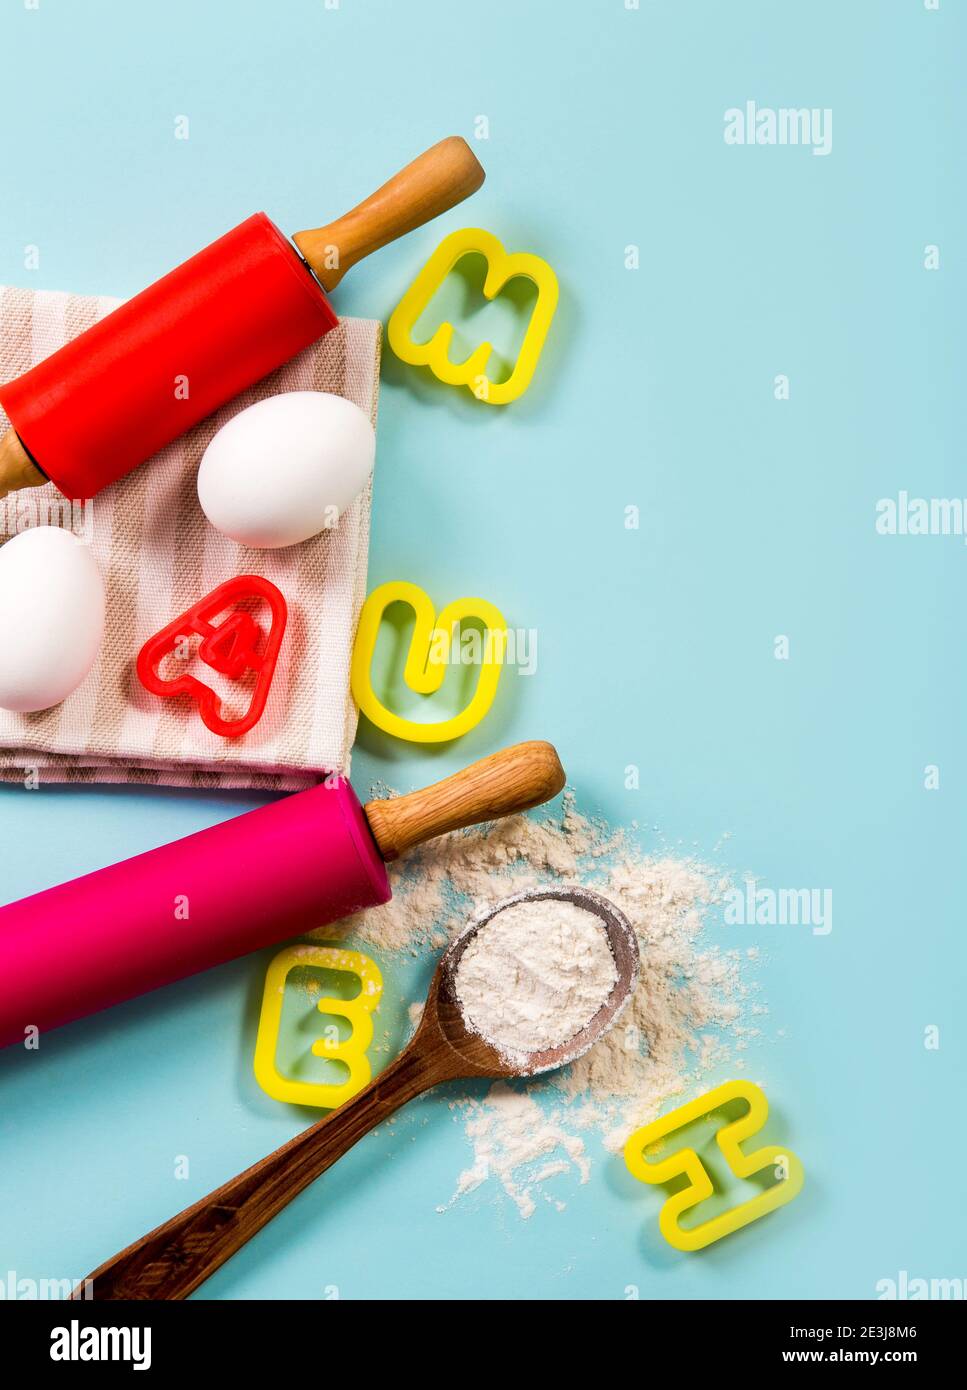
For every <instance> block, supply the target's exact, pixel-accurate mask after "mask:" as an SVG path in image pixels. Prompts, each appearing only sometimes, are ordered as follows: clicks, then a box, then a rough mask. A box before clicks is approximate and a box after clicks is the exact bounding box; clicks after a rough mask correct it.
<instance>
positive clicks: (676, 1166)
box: [625, 1081, 803, 1250]
mask: <svg viewBox="0 0 967 1390" xmlns="http://www.w3.org/2000/svg"><path fill="white" fill-rule="evenodd" d="M734 1100H744V1101H745V1102H746V1103H747V1104H748V1107H749V1108H748V1111H747V1112H746V1113H745V1114H744V1115H740V1116H739V1118H738V1119H737V1120H733V1121H732V1122H731V1123H730V1124H726V1125H723V1126H722V1128H721V1129H720V1130H719V1131H718V1133H717V1134H716V1136H715V1137H716V1139H717V1140H718V1146H719V1148H720V1149H721V1151H722V1157H723V1158H724V1159H725V1161H726V1162H727V1163H728V1165H729V1168H730V1169H731V1171H732V1172H733V1173H734V1174H735V1176H736V1177H737V1178H751V1177H753V1176H754V1175H755V1174H756V1173H761V1172H763V1171H764V1170H765V1169H767V1168H773V1169H775V1171H776V1172H777V1173H778V1174H780V1176H779V1178H778V1180H777V1181H776V1182H774V1183H773V1184H772V1185H771V1186H770V1187H767V1188H766V1190H765V1191H764V1192H762V1193H760V1194H759V1196H757V1197H753V1198H751V1199H750V1200H749V1201H748V1202H742V1203H741V1204H740V1205H739V1206H737V1207H733V1208H732V1210H731V1211H727V1212H723V1213H722V1214H721V1215H720V1216H715V1217H712V1218H711V1219H710V1220H708V1221H703V1222H702V1224H701V1225H699V1226H691V1227H689V1228H688V1229H686V1228H685V1227H683V1226H680V1225H679V1222H678V1218H679V1217H680V1216H681V1215H682V1214H683V1213H684V1212H686V1211H691V1209H692V1207H696V1206H698V1204H699V1202H704V1201H705V1199H706V1197H711V1196H712V1194H713V1192H714V1191H715V1186H714V1184H713V1182H712V1179H711V1177H710V1176H709V1172H708V1169H707V1168H706V1167H705V1164H704V1163H703V1162H702V1160H701V1158H699V1156H698V1154H697V1153H696V1152H695V1150H694V1149H684V1148H683V1149H677V1150H676V1151H675V1152H674V1153H673V1154H671V1155H670V1156H669V1157H668V1158H663V1159H660V1160H655V1159H649V1158H647V1157H646V1154H645V1151H646V1150H647V1149H648V1148H650V1147H651V1146H652V1145H654V1144H658V1143H659V1142H660V1141H661V1140H664V1139H665V1138H667V1136H668V1135H669V1134H673V1133H674V1132H675V1130H677V1129H682V1128H684V1126H685V1125H689V1124H692V1123H694V1121H695V1120H701V1119H703V1118H704V1117H705V1116H707V1115H711V1114H712V1113H713V1112H714V1111H716V1110H721V1108H722V1106H723V1105H727V1104H728V1103H729V1102H730V1101H734ZM768 1114H769V1102H768V1101H767V1100H766V1098H765V1094H764V1092H763V1091H761V1090H760V1089H759V1087H758V1086H756V1085H754V1084H753V1083H752V1082H751V1081H726V1082H725V1084H724V1085H722V1086H717V1087H716V1088H715V1090H714V1091H709V1092H707V1093H706V1094H705V1095H704V1096H699V1097H698V1099H697V1100H692V1101H689V1103H688V1104H687V1105H680V1106H679V1107H678V1109H677V1110H673V1111H672V1112H671V1113H670V1114H668V1115H663V1116H662V1117H661V1119H660V1120H655V1121H653V1123H652V1124H650V1125H645V1126H644V1127H643V1128H642V1129H636V1130H635V1132H634V1134H632V1136H631V1138H630V1139H629V1140H628V1142H627V1144H626V1145H625V1163H626V1164H627V1165H628V1169H629V1171H630V1172H631V1173H632V1174H633V1175H634V1176H635V1177H636V1178H639V1179H640V1180H641V1181H642V1182H647V1183H667V1182H670V1181H671V1180H672V1179H673V1178H677V1177H686V1178H687V1179H688V1183H687V1185H686V1186H685V1187H683V1188H682V1190H681V1191H680V1192H676V1193H675V1194H674V1195H673V1196H671V1197H669V1198H668V1201H667V1202H666V1203H665V1205H664V1206H663V1207H662V1209H661V1212H660V1214H659V1217H658V1225H659V1228H660V1230H661V1233H662V1235H663V1236H664V1237H665V1239H666V1240H667V1241H668V1244H669V1245H674V1247H675V1249H676V1250H702V1249H703V1248H704V1247H705V1246H706V1245H711V1244H712V1242H713V1241H716V1240H721V1238H722V1237H723V1236H727V1235H730V1234H731V1233H732V1232H733V1231H738V1230H739V1229H740V1228H741V1227H742V1226H747V1225H748V1224H749V1222H750V1221H756V1220H758V1218H759V1217H760V1216H765V1215H766V1213H767V1212H770V1211H774V1210H775V1209H776V1207H781V1206H784V1205H785V1204H786V1202H791V1201H792V1199H793V1197H795V1196H796V1194H797V1193H798V1192H799V1190H800V1188H801V1187H802V1184H803V1168H802V1164H801V1163H800V1162H799V1159H798V1158H797V1157H796V1155H795V1154H794V1153H790V1152H789V1150H788V1149H785V1148H779V1147H777V1146H775V1145H772V1144H770V1145H766V1146H765V1147H764V1148H761V1149H756V1151H755V1153H750V1154H747V1153H743V1152H742V1142H743V1140H745V1139H748V1138H750V1136H751V1135H753V1134H758V1132H759V1130H760V1129H761V1128H762V1126H763V1125H764V1124H765V1122H766V1117H767V1116H768Z"/></svg>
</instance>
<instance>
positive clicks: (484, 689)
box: [350, 580, 507, 743]
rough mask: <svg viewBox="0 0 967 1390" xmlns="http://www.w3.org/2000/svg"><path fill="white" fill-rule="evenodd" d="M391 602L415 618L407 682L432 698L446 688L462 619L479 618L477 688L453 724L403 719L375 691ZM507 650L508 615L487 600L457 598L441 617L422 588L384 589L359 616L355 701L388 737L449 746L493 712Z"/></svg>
mask: <svg viewBox="0 0 967 1390" xmlns="http://www.w3.org/2000/svg"><path fill="white" fill-rule="evenodd" d="M391 603H405V604H408V605H409V607H410V608H412V609H413V612H414V614H415V616H416V626H415V627H414V629H413V640H412V642H411V643H410V650H409V652H408V653H407V656H406V665H405V667H404V669H403V679H404V680H405V682H406V684H407V685H408V686H409V687H410V689H411V690H415V691H416V692H417V694H419V695H433V694H435V693H436V691H438V690H439V689H440V686H441V685H442V684H443V678H444V676H445V675H446V671H447V665H448V663H449V654H450V650H451V644H452V638H453V634H454V631H455V630H456V628H457V626H458V625H459V623H460V622H461V620H462V619H464V618H476V619H477V620H478V621H479V622H482V623H483V625H484V627H485V629H486V634H485V638H484V644H483V652H482V658H481V663H480V677H479V679H478V681H477V688H476V690H475V691H474V693H473V698H472V699H471V701H470V703H469V704H468V705H467V707H466V709H463V710H461V711H460V713H459V714H455V715H454V716H453V718H452V719H442V720H440V721H438V722H437V723H435V724H430V723H426V724H424V723H421V722H420V721H419V720H415V719H404V718H403V717H402V716H401V715H399V714H394V713H393V711H392V710H390V709H387V708H386V706H385V705H384V704H383V702H382V701H381V700H380V699H379V697H378V695H377V694H376V692H375V691H374V690H373V685H372V674H371V673H372V665H373V653H374V651H375V650H376V639H377V637H378V636H379V627H380V623H381V622H382V620H383V614H384V612H385V611H386V609H387V608H389V606H390V604H391ZM506 647H507V624H506V623H505V621H504V617H503V614H502V613H501V612H500V610H499V609H498V608H495V607H494V605H493V604H492V603H488V602H487V600H486V599H482V598H458V599H454V601H453V602H452V603H448V604H447V606H446V607H445V608H441V609H440V613H439V616H437V614H436V612H435V611H434V608H433V600H432V599H431V598H430V595H429V594H428V593H426V592H425V591H424V590H423V589H421V588H420V587H419V585H417V584H407V583H405V582H404V581H403V580H397V581H395V582H393V583H390V584H381V585H380V586H379V588H378V589H374V590H373V592H372V593H371V594H370V595H369V597H368V598H367V600H366V602H365V603H364V604H363V611H362V612H361V613H360V615H359V627H358V628H357V629H356V641H355V643H354V645H353V656H352V663H351V667H350V683H351V685H352V692H353V699H354V700H355V701H356V703H357V705H358V706H359V708H360V709H361V710H362V712H363V714H365V715H366V717H367V719H369V720H371V721H372V723H374V724H375V725H376V727H377V728H378V729H382V730H383V731H384V732H385V733H388V734H393V735H394V736H395V737H396V738H405V739H409V740H410V741H411V742H414V743H446V742H447V741H448V740H449V739H452V738H459V737H460V735H461V734H465V733H467V731H468V730H469V729H472V728H473V727H474V725H475V724H479V723H480V721H481V719H483V717H484V715H485V714H486V713H487V711H488V710H489V709H490V706H491V705H492V704H493V702H494V696H495V695H496V693H497V683H498V681H499V680H500V671H501V667H502V666H503V662H504V654H505V651H506Z"/></svg>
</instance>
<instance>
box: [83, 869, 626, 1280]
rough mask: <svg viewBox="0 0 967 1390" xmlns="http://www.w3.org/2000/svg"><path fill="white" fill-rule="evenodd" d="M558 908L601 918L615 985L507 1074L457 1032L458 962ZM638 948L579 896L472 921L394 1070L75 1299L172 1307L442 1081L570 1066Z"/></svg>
mask: <svg viewBox="0 0 967 1390" xmlns="http://www.w3.org/2000/svg"><path fill="white" fill-rule="evenodd" d="M541 898H556V899H559V900H561V901H563V902H572V903H576V904H577V905H578V906H579V907H583V908H586V909H587V910H588V911H590V912H594V913H596V914H597V916H598V917H600V919H601V921H602V924H603V926H604V930H605V932H606V934H607V937H608V944H609V945H610V947H611V951H612V954H613V956H614V960H615V967H616V969H617V973H618V978H617V980H616V981H615V984H614V986H613V987H612V990H611V993H610V995H609V996H608V998H607V999H606V1000H605V1002H604V1003H603V1004H602V1005H601V1007H600V1009H599V1010H598V1011H597V1013H596V1014H595V1015H594V1017H593V1018H592V1019H591V1020H590V1021H589V1022H588V1023H587V1025H586V1026H585V1027H584V1028H582V1029H581V1031H580V1032H579V1033H576V1034H575V1036H574V1037H573V1038H570V1039H569V1040H568V1041H567V1042H565V1043H562V1044H561V1045H560V1046H558V1047H553V1048H549V1049H548V1050H546V1051H544V1052H533V1053H531V1054H530V1055H529V1057H528V1059H527V1061H526V1063H524V1064H523V1065H513V1064H512V1063H510V1062H508V1061H507V1059H506V1058H505V1057H504V1056H503V1055H502V1054H501V1053H500V1052H498V1050H497V1049H496V1048H495V1047H493V1046H492V1045H491V1044H490V1043H489V1042H487V1041H485V1039H483V1038H481V1037H480V1036H479V1035H478V1034H476V1033H473V1032H471V1031H470V1030H469V1028H468V1027H467V1025H466V1023H465V1022H464V1017H463V1013H462V1012H461V1009H460V1006H459V1003H458V1001H457V996H456V992H455V989H454V980H455V976H456V970H457V966H458V965H459V963H460V958H461V956H462V955H463V953H464V951H465V950H466V949H467V946H468V945H469V944H470V942H471V941H472V940H473V938H474V936H476V934H477V932H479V931H480V929H481V927H483V926H484V925H485V924H486V923H487V922H489V921H490V919H491V918H492V917H494V916H495V915H496V914H497V913H498V912H500V911H501V910H502V909H503V908H505V907H509V906H511V905H512V904H513V903H517V902H522V901H528V900H532V899H541ZM638 964H639V961H638V940H637V937H636V936H635V933H634V931H633V930H632V928H631V926H630V925H629V923H628V921H627V919H626V918H625V917H624V916H623V915H622V914H621V913H620V912H619V911H618V909H617V908H616V907H615V906H614V905H613V904H612V903H610V902H608V901H607V899H606V898H602V897H600V896H599V895H598V894H597V893H592V892H591V891H590V890H588V889H586V888H567V889H557V890H554V889H548V890H546V891H539V892H535V893H525V894H520V895H518V896H517V897H513V898H506V899H504V900H503V901H502V902H499V903H497V904H496V906H494V907H492V908H490V909H489V910H488V911H487V912H486V913H484V914H482V915H480V916H478V917H476V918H474V919H473V921H471V922H470V924H469V925H468V926H467V928H466V929H465V930H464V931H463V932H462V933H461V935H460V936H459V937H457V939H456V940H455V941H454V942H452V943H451V945H450V946H449V947H448V948H447V950H446V951H445V952H444V954H443V956H442V958H441V960H440V962H439V964H438V966H437V968H436V972H435V974H434V976H433V979H432V981H431V983H430V991H429V994H428V995H427V1001H426V1007H425V1008H424V1010H423V1018H422V1020H421V1022H420V1026H419V1027H418V1029H417V1031H416V1033H415V1035H414V1037H413V1039H412V1041H411V1042H410V1043H409V1045H408V1046H407V1047H405V1048H404V1049H403V1051H402V1052H401V1053H400V1055H399V1056H398V1057H397V1058H396V1060H395V1061H394V1062H391V1063H390V1065H389V1066H388V1067H387V1068H386V1069H385V1070H384V1071H383V1072H381V1073H380V1075H379V1076H378V1077H377V1078H376V1079H375V1081H373V1082H371V1083H370V1085H369V1086H367V1087H366V1089H365V1090H364V1091H360V1093H359V1094H358V1095H357V1096H354V1097H353V1099H352V1100H350V1101H347V1102H346V1104H345V1105H343V1106H341V1107H340V1108H339V1109H338V1110H334V1111H332V1112H331V1113H330V1114H329V1115H327V1116H326V1118H325V1119H323V1120H320V1121H319V1123H318V1124H314V1125H312V1126H311V1127H310V1128H309V1129H307V1130H305V1131H304V1132H303V1133H302V1134H298V1135H296V1137H295V1138H294V1139H290V1140H289V1142H288V1143H287V1144H283V1146H282V1147H281V1148H280V1149H276V1151H275V1153H273V1154H269V1156H268V1158H263V1159H262V1160H261V1162H260V1163H256V1164H254V1165H253V1166H252V1167H251V1168H249V1169H247V1170H246V1171H245V1172H244V1173H240V1174H239V1176H238V1177H237V1178H232V1180H231V1181H230V1182H227V1183H225V1184H224V1185H223V1186H222V1187H219V1188H218V1189H217V1190H216V1191H215V1192H211V1193H209V1195H208V1196H207V1197H202V1199H201V1200H200V1201H198V1202H196V1203H195V1204H194V1206H191V1207H189V1208H188V1209H187V1210H186V1211H183V1212H182V1213H181V1214H180V1216H175V1217H173V1218H172V1219H171V1220H170V1221H166V1222H165V1223H164V1225H163V1226H159V1227H158V1228H157V1229H156V1230H154V1231H151V1232H150V1234H148V1235H146V1236H143V1237H142V1238H141V1240H139V1241H136V1242H135V1243H134V1244H133V1245H129V1246H128V1248H127V1249H126V1250H122V1251H121V1253H120V1254H119V1255H115V1256H114V1257H113V1259H110V1260H108V1261H106V1263H104V1264H102V1265H101V1266H100V1268H99V1269H96V1270H95V1271H94V1273H93V1274H91V1275H89V1277H88V1278H87V1279H85V1280H84V1281H82V1283H81V1284H79V1285H78V1287H77V1289H76V1291H75V1293H74V1295H73V1297H74V1298H75V1299H80V1298H91V1297H93V1298H98V1299H180V1298H187V1297H188V1295H189V1294H190V1293H191V1292H192V1291H193V1290H194V1289H197V1288H198V1286H199V1285H200V1284H202V1283H204V1281H205V1280H206V1279H207V1278H208V1276H209V1275H210V1274H213V1273H214V1271H215V1270H216V1269H218V1268H219V1267H220V1266H221V1265H223V1264H224V1263H225V1261H226V1260H227V1259H229V1258H230V1257H231V1256H232V1255H234V1254H235V1252H236V1251H237V1250H239V1249H241V1247H242V1246H243V1245H244V1244H245V1242H246V1241H247V1240H249V1239H250V1238H251V1237H252V1236H253V1235H255V1233H256V1231H260V1230H261V1229H262V1227H263V1226H264V1225H266V1223H267V1222H269V1221H271V1219H272V1217H273V1216H275V1215H276V1213H277V1212H280V1211H281V1210H282V1208H283V1207H284V1206H286V1205H287V1204H288V1203H289V1202H291V1201H292V1199H293V1197H295V1196H297V1195H298V1193H300V1192H301V1191H302V1190H303V1188H305V1187H308V1186H309V1184H310V1183H311V1182H312V1181H313V1179H314V1178H317V1177H318V1176H319V1174H320V1173H324V1172H325V1171H326V1169H327V1168H329V1167H331V1165H332V1164H333V1163H335V1161H336V1159H337V1158H341V1157H342V1155H343V1154H344V1153H345V1152H346V1151H347V1150H348V1149H350V1148H352V1146H353V1144H355V1143H356V1142H357V1141H358V1140H360V1139H362V1137H363V1135H364V1134H368V1133H369V1131H370V1130H371V1129H373V1128H375V1126H376V1125H378V1124H381V1123H382V1122H383V1120H385V1119H387V1118H388V1117H389V1116H390V1115H392V1114H393V1112H394V1111H396V1110H398V1109H399V1107H400V1106H401V1105H405V1104H406V1102H407V1101H409V1100H413V1098H414V1097H415V1096H418V1095H421V1094H422V1093H423V1092H424V1091H428V1090H429V1089H430V1088H431V1086H436V1085H438V1084H439V1083H440V1082H441V1081H454V1080H457V1079H458V1078H474V1077H520V1076H536V1075H537V1074H538V1073H540V1072H546V1071H551V1070H553V1069H554V1068H555V1067H562V1066H564V1065H565V1064H566V1063H568V1062H573V1061H574V1060H575V1059H576V1058H577V1057H580V1056H581V1055H582V1054H583V1053H585V1052H587V1050H588V1048H590V1047H591V1046H592V1045H593V1044H594V1043H596V1042H597V1041H598V1039H599V1038H600V1037H601V1036H602V1035H603V1034H604V1033H606V1032H607V1031H608V1029H609V1028H611V1027H612V1025H613V1024H614V1022H615V1020H616V1019H617V1018H618V1016H619V1015H620V1014H621V1012H622V1010H623V1009H624V1008H625V1006H626V1005H627V1004H628V1002H629V1001H630V999H631V996H632V994H633V993H634V990H635V986H636V984H637V982H638Z"/></svg>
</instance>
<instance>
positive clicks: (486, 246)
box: [387, 227, 557, 405]
mask: <svg viewBox="0 0 967 1390" xmlns="http://www.w3.org/2000/svg"><path fill="white" fill-rule="evenodd" d="M475 253H476V254H478V255H481V256H483V257H484V258H485V260H486V262H487V278H486V279H485V280H484V286H483V292H484V297H485V298H486V299H495V298H496V297H497V295H498V294H499V293H500V291H501V290H502V289H503V288H504V286H505V285H506V284H507V282H508V281H509V280H514V279H516V278H517V277H518V276H523V277H524V278H525V279H527V280H532V281H533V283H534V284H535V285H536V286H537V303H536V304H535V305H534V311H533V313H532V314H531V316H530V322H529V323H528V325H527V329H526V331H525V333H524V341H523V342H522V343H521V345H520V351H519V352H518V354H517V361H516V362H515V363H514V368H513V371H512V372H511V374H510V376H509V377H508V378H507V380H506V381H491V380H490V378H489V376H488V375H487V363H488V361H489V360H490V355H491V353H492V352H493V347H492V345H491V344H490V343H481V344H480V346H479V347H476V348H474V350H473V352H472V353H471V354H470V356H469V357H468V358H466V360H465V361H463V362H454V361H452V360H451V358H450V345H451V343H452V342H453V324H452V323H441V324H440V326H439V327H438V328H437V330H436V332H435V333H434V334H433V337H432V338H431V339H430V340H429V342H427V343H416V342H414V341H413V329H414V327H415V325H416V322H417V320H418V319H419V317H420V315H421V314H422V313H423V311H424V309H425V308H426V306H427V305H428V304H429V302H430V300H431V299H432V298H433V295H434V294H435V293H436V291H437V290H438V289H439V288H440V286H441V285H442V284H443V282H444V280H445V279H446V278H447V276H448V275H449V274H450V272H451V270H452V269H453V267H454V266H455V265H456V263H457V261H459V260H460V258H461V257H462V256H469V255H472V254H475ZM556 308H557V276H556V275H555V274H554V271H553V270H552V269H551V267H550V266H549V265H548V264H547V261H543V260H541V258H540V256H533V255H531V254H530V253H529V252H525V251H516V252H514V253H513V254H509V253H508V252H507V251H505V250H504V248H503V245H502V244H501V243H500V242H499V241H498V240H497V238H496V237H495V236H494V235H493V233H492V232H485V231H484V230H483V229H482V228H480V227H464V228H463V230H462V231H459V232H452V233H451V234H450V236H448V237H445V238H444V240H443V241H441V242H440V245H439V246H438V247H437V249H436V250H435V251H434V252H433V254H432V256H431V257H430V259H429V260H428V261H427V263H426V265H425V266H424V267H423V269H422V270H421V271H420V273H419V275H418V276H417V277H416V279H415V280H414V281H413V283H412V285H411V286H410V288H409V289H408V290H407V291H406V293H405V294H404V296H403V298H402V299H401V300H400V302H399V304H397V306H396V308H395V309H394V310H393V313H392V316H391V317H390V321H389V324H388V326H387V336H388V337H389V344H390V347H391V348H392V349H393V351H394V352H395V353H396V355H397V357H399V358H400V359H401V361H403V362H409V363H411V364H412V365H413V366H416V367H429V368H430V371H431V372H432V373H433V375H434V376H435V377H437V378H438V379H439V380H440V381H443V382H445V383H446V384H447V385H448V386H466V387H468V389H469V390H470V391H472V392H473V394H474V395H475V396H476V397H477V399H478V400H481V401H486V402H487V404H488V405H506V404H507V402H508V401H513V400H516V399H517V397H518V396H520V395H523V393H524V392H525V391H526V390H527V388H528V386H529V385H530V382H531V377H532V376H533V375H534V369H535V368H536V366H537V361H538V358H539V357H540V355H541V349H542V348H543V346H544V339H545V338H546V337H547V330H548V329H549V328H550V326H551V319H552V318H553V317H554V310H555V309H556Z"/></svg>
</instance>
